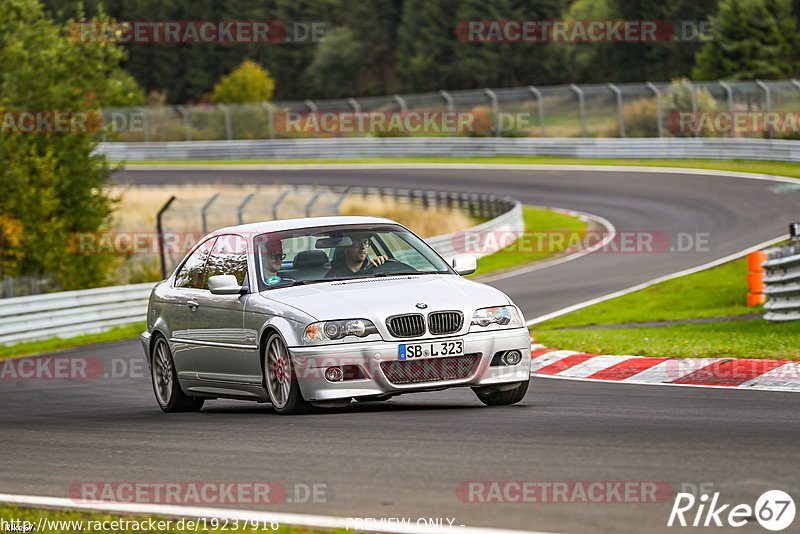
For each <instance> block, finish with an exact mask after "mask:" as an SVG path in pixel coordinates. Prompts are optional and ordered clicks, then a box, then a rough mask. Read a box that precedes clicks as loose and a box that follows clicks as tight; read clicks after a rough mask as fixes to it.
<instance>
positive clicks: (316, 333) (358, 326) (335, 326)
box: [303, 319, 378, 342]
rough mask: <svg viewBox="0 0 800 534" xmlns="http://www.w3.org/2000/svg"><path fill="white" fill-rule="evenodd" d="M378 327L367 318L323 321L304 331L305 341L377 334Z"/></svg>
mask: <svg viewBox="0 0 800 534" xmlns="http://www.w3.org/2000/svg"><path fill="white" fill-rule="evenodd" d="M377 333H378V329H377V328H375V325H374V324H372V321H367V320H366V319H344V320H342V321H322V322H319V323H311V324H310V325H308V326H307V327H306V331H305V332H303V341H308V342H314V341H330V340H334V339H342V338H343V337H345V336H358V337H364V336H368V335H370V334H377Z"/></svg>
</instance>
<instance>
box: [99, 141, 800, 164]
mask: <svg viewBox="0 0 800 534" xmlns="http://www.w3.org/2000/svg"><path fill="white" fill-rule="evenodd" d="M97 152H99V153H102V154H106V155H107V156H108V158H109V159H110V160H112V161H127V162H131V163H133V162H137V161H157V160H169V161H208V160H248V159H252V160H291V159H357V158H404V157H481V156H519V157H531V156H551V157H571V158H641V159H652V158H658V159H686V158H696V159H720V160H730V159H741V160H763V161H784V162H797V163H800V141H789V140H772V139H716V138H630V139H621V138H597V139H593V138H588V139H583V138H561V139H557V138H533V137H519V138H513V137H512V138H502V137H501V138H494V137H473V138H470V137H449V138H448V137H376V138H341V139H275V140H271V139H261V140H253V141H171V142H163V143H100V144H99V145H98V147H97Z"/></svg>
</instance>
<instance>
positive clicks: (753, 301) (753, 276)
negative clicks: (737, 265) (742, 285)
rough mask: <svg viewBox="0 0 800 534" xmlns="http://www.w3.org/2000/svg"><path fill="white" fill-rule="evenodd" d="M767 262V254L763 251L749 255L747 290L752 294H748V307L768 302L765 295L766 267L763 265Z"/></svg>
mask: <svg viewBox="0 0 800 534" xmlns="http://www.w3.org/2000/svg"><path fill="white" fill-rule="evenodd" d="M765 261H767V253H766V252H764V251H763V250H758V251H756V252H751V253H750V254H748V255H747V269H748V270H749V271H750V272H749V273H747V289H749V290H750V292H749V293H748V294H747V305H748V306H758V305H759V304H764V302H766V301H767V297H766V296H765V295H764V287H765V286H764V267H762V266H761V264H762V263H764V262H765Z"/></svg>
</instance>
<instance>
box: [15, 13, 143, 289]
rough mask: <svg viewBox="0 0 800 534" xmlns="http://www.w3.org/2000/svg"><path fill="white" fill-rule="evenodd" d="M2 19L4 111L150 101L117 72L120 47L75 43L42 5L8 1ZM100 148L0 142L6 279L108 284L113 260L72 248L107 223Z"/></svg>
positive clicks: (53, 140)
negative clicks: (76, 238) (79, 235)
mask: <svg viewBox="0 0 800 534" xmlns="http://www.w3.org/2000/svg"><path fill="white" fill-rule="evenodd" d="M0 21H2V23H0V64H2V65H3V69H2V70H1V71H0V109H4V110H17V111H24V110H28V111H35V112H42V111H45V112H46V111H69V112H72V113H87V114H91V112H92V111H93V110H97V109H100V108H104V107H113V106H120V105H132V104H140V103H142V102H143V101H144V93H143V92H142V91H141V89H139V88H138V87H137V86H136V84H135V82H133V80H132V78H131V77H130V76H127V75H124V74H122V73H121V71H120V69H119V62H120V61H121V60H122V59H123V56H124V53H123V51H122V50H121V49H119V48H118V47H116V46H114V45H113V44H107V43H96V44H85V43H78V42H75V41H73V40H71V39H70V38H69V37H68V33H67V27H66V25H63V26H61V25H57V24H55V23H54V22H53V21H52V20H51V19H49V18H48V17H46V16H45V15H44V14H43V12H42V7H41V5H40V4H38V2H37V1H36V0H3V1H1V2H0ZM88 116H89V117H91V115H88ZM98 140H99V134H92V133H80V132H72V131H71V132H69V133H57V134H53V133H5V134H3V135H2V136H0V185H2V189H3V196H2V197H0V221H3V220H4V221H6V224H5V225H4V226H5V228H6V230H5V233H6V235H5V237H4V240H5V242H6V243H7V244H9V247H10V249H9V250H10V251H8V252H4V256H6V258H5V261H4V262H3V264H2V265H0V277H2V276H6V275H11V276H18V275H23V274H45V273H47V274H52V275H53V276H55V278H56V279H58V281H59V282H61V285H62V286H63V287H64V289H70V288H79V287H91V286H95V285H100V284H102V282H103V279H104V277H105V274H106V268H107V265H108V258H106V257H103V256H99V255H78V254H73V253H72V252H70V249H69V239H70V236H71V235H72V234H73V233H75V232H92V231H97V230H100V229H102V228H103V227H104V225H106V223H108V221H109V215H110V213H111V208H112V203H113V200H112V199H111V198H109V196H108V194H107V193H106V190H105V188H106V185H107V184H108V181H109V178H110V176H111V172H112V169H111V168H110V167H109V165H108V164H107V162H106V160H105V157H104V156H99V155H96V154H92V151H93V150H94V148H95V147H96V146H97V142H98ZM9 228H10V229H11V230H9ZM9 232H10V233H9ZM9 236H11V237H9ZM8 256H13V261H11V262H9V261H8V259H7V258H8Z"/></svg>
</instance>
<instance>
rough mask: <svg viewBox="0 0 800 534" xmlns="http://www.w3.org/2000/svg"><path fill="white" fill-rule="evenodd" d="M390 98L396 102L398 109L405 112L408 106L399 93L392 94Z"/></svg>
mask: <svg viewBox="0 0 800 534" xmlns="http://www.w3.org/2000/svg"><path fill="white" fill-rule="evenodd" d="M392 99H393V100H394V101H395V102H397V105H398V106H400V111H402V112H403V113H405V112H406V111H408V106H407V105H406V101H405V100H403V98H402V97H401V96H400V95H392Z"/></svg>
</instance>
